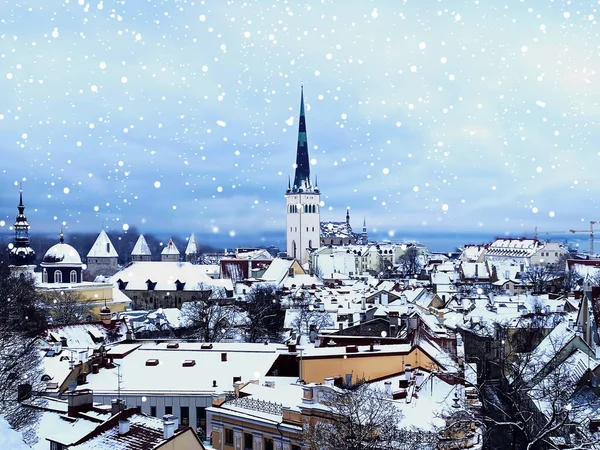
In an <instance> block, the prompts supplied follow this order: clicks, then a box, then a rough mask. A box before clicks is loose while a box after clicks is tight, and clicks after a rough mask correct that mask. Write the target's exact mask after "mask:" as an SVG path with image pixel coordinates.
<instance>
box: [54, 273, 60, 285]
mask: <svg viewBox="0 0 600 450" xmlns="http://www.w3.org/2000/svg"><path fill="white" fill-rule="evenodd" d="M54 282H55V283H62V272H61V271H60V270H57V271H55V272H54Z"/></svg>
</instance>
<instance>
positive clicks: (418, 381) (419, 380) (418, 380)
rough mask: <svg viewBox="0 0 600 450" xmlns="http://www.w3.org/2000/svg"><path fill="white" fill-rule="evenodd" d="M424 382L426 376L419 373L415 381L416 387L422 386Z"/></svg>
mask: <svg viewBox="0 0 600 450" xmlns="http://www.w3.org/2000/svg"><path fill="white" fill-rule="evenodd" d="M423 381H425V374H423V372H417V374H416V381H415V383H416V385H417V386H421V385H422V384H423Z"/></svg>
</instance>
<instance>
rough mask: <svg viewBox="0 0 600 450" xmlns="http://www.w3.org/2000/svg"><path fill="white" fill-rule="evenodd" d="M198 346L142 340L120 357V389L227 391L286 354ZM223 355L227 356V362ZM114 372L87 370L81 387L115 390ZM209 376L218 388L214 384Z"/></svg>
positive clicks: (272, 347)
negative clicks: (237, 379)
mask: <svg viewBox="0 0 600 450" xmlns="http://www.w3.org/2000/svg"><path fill="white" fill-rule="evenodd" d="M138 345H139V344H138ZM201 346H202V343H200V342H196V343H187V342H180V343H179V348H177V349H171V348H167V343H166V342H163V343H153V342H151V343H144V344H142V345H141V346H139V347H138V348H137V349H134V350H133V351H131V352H130V353H129V354H127V355H126V356H125V357H124V358H122V359H120V360H119V364H120V365H121V375H122V383H121V393H122V394H124V395H126V394H128V393H134V392H135V393H158V392H173V393H182V394H183V393H189V392H195V393H197V394H200V393H202V392H205V393H210V392H222V391H229V390H231V386H232V380H233V377H235V376H239V377H242V381H249V380H251V379H254V378H257V377H263V376H265V374H266V373H267V372H268V370H269V369H270V368H271V366H272V365H273V363H274V362H275V360H276V359H277V357H278V356H279V353H281V352H287V347H286V346H284V345H280V344H267V345H265V344H248V343H238V344H236V343H213V344H212V349H204V350H203V349H202V348H201ZM125 350H127V349H125ZM125 350H123V351H121V350H119V352H120V353H125ZM115 351H117V350H115ZM222 353H226V354H227V361H225V362H223V361H222V356H221V354H222ZM152 359H156V360H158V365H153V366H147V365H146V361H148V360H152ZM184 360H193V361H195V365H193V366H191V367H184V366H183V365H182V362H183V361H184ZM116 373H117V369H116V368H114V369H101V370H100V373H98V374H93V373H92V374H88V377H87V384H86V385H85V386H84V387H85V388H87V389H92V390H93V391H94V393H96V394H98V393H102V392H104V393H113V392H116V389H117V386H116V384H115V376H116ZM213 380H214V381H216V382H217V387H213Z"/></svg>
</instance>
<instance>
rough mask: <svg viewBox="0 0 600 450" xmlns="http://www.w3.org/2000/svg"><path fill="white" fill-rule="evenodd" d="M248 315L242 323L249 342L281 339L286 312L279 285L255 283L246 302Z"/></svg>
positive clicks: (247, 295)
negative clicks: (283, 307)
mask: <svg viewBox="0 0 600 450" xmlns="http://www.w3.org/2000/svg"><path fill="white" fill-rule="evenodd" d="M244 307H245V312H246V317H245V320H244V323H243V324H241V327H242V329H243V330H244V333H245V335H246V341H248V342H260V341H262V340H265V339H269V340H279V339H280V338H281V336H280V333H281V330H282V329H283V320H284V317H285V315H284V312H283V309H282V308H281V300H280V297H279V293H278V292H277V287H276V286H275V285H273V284H255V285H254V286H252V288H251V289H250V291H249V292H248V294H246V302H245V304H244Z"/></svg>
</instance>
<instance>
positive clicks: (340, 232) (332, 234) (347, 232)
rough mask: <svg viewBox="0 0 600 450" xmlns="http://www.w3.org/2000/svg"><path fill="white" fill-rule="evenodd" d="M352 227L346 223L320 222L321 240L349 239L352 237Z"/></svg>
mask: <svg viewBox="0 0 600 450" xmlns="http://www.w3.org/2000/svg"><path fill="white" fill-rule="evenodd" d="M353 236H354V233H352V227H351V226H350V225H349V224H348V223H346V222H321V237H322V238H338V239H344V238H350V237H353Z"/></svg>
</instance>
